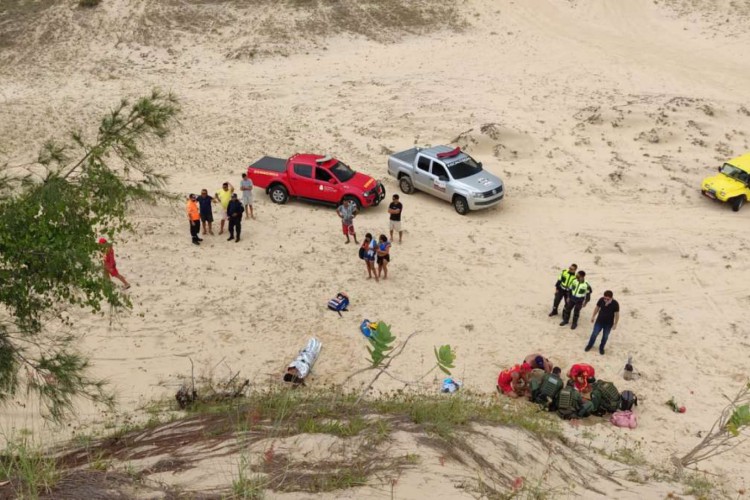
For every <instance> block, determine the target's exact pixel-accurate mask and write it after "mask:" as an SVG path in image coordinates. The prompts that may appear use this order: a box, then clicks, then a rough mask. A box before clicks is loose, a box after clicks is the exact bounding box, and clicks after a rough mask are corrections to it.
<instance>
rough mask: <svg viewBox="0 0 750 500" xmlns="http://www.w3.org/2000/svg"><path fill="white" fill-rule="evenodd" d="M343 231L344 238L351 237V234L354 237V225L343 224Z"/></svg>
mask: <svg viewBox="0 0 750 500" xmlns="http://www.w3.org/2000/svg"><path fill="white" fill-rule="evenodd" d="M341 230H342V231H343V232H344V236H349V235H350V234H351V235H352V236H354V224H341Z"/></svg>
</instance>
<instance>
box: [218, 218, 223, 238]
mask: <svg viewBox="0 0 750 500" xmlns="http://www.w3.org/2000/svg"><path fill="white" fill-rule="evenodd" d="M222 234H224V218H223V217H222V219H221V223H220V224H219V235H222Z"/></svg>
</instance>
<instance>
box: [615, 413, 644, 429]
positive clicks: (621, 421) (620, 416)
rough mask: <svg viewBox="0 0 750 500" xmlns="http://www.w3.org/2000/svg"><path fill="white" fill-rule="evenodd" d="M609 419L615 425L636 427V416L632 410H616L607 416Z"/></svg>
mask: <svg viewBox="0 0 750 500" xmlns="http://www.w3.org/2000/svg"><path fill="white" fill-rule="evenodd" d="M609 421H610V422H612V425H616V426H617V427H627V428H629V429H635V428H636V427H638V418H637V417H636V416H635V413H633V412H632V411H616V412H614V413H613V414H612V416H611V417H609Z"/></svg>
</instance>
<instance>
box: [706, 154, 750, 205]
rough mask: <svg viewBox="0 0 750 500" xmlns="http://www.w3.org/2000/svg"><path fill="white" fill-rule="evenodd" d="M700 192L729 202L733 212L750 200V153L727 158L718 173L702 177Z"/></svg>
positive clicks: (713, 198)
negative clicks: (730, 158)
mask: <svg viewBox="0 0 750 500" xmlns="http://www.w3.org/2000/svg"><path fill="white" fill-rule="evenodd" d="M701 192H702V193H703V195H704V196H706V197H708V198H711V199H712V200H719V201H723V202H729V204H730V205H731V206H732V210H734V211H735V212H737V211H739V209H740V208H742V205H744V204H745V202H747V201H748V200H750V153H746V154H744V155H742V156H738V157H737V158H734V159H733V160H729V161H728V162H726V163H725V164H724V165H722V166H720V167H719V173H718V174H717V175H714V176H712V177H707V178H705V179H703V183H702V184H701Z"/></svg>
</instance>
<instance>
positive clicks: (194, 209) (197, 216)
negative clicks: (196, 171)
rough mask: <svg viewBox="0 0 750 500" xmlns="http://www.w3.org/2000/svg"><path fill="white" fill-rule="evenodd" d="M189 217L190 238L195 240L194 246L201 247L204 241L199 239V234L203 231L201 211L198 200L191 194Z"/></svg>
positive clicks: (188, 209) (187, 207)
mask: <svg viewBox="0 0 750 500" xmlns="http://www.w3.org/2000/svg"><path fill="white" fill-rule="evenodd" d="M186 210H187V216H188V221H189V222H190V236H191V237H192V238H193V245H200V244H201V241H203V239H201V238H199V237H198V233H200V231H201V211H200V206H199V205H198V198H197V197H196V196H195V195H194V194H193V193H190V196H189V197H188V201H187V206H186Z"/></svg>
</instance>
